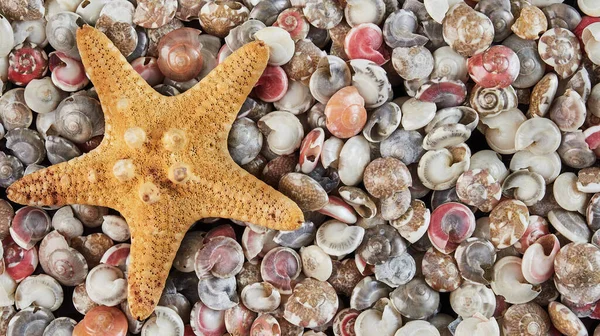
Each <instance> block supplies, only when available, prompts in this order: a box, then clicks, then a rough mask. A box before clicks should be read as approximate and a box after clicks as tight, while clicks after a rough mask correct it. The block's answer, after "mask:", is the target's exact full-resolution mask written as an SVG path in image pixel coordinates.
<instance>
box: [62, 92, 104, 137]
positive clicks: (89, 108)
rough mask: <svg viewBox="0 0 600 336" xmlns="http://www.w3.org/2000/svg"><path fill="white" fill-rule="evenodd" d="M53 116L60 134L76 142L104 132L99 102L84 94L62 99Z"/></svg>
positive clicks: (102, 115) (102, 114)
mask: <svg viewBox="0 0 600 336" xmlns="http://www.w3.org/2000/svg"><path fill="white" fill-rule="evenodd" d="M55 118H56V121H55V126H56V127H57V130H58V131H59V133H60V134H61V136H63V137H65V138H67V139H69V140H71V141H74V142H77V143H82V142H85V141H87V140H89V139H90V138H91V137H93V136H97V135H102V134H104V113H103V112H102V109H101V107H100V103H99V102H98V101H97V100H95V99H93V98H90V97H87V96H84V95H76V96H72V97H68V98H66V99H64V100H63V101H62V102H61V103H60V104H59V105H58V107H57V108H56V117H55Z"/></svg>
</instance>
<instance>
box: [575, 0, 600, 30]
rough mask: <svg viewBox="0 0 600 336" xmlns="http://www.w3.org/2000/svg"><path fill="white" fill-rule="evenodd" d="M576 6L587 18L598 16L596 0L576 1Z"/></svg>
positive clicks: (598, 7) (599, 3) (598, 8)
mask: <svg viewBox="0 0 600 336" xmlns="http://www.w3.org/2000/svg"><path fill="white" fill-rule="evenodd" d="M577 5H579V9H581V11H582V12H584V13H585V14H587V15H589V16H594V17H599V16H600V2H598V1H597V0H577ZM588 27H589V26H588Z"/></svg>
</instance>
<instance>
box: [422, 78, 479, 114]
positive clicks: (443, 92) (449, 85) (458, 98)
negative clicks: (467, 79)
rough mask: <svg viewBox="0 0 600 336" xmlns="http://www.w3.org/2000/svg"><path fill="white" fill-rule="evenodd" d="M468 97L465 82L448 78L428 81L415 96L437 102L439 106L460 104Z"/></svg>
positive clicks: (426, 100)
mask: <svg viewBox="0 0 600 336" xmlns="http://www.w3.org/2000/svg"><path fill="white" fill-rule="evenodd" d="M466 97H467V88H466V86H465V84H464V83H463V82H461V81H459V80H451V79H447V78H438V79H431V80H429V81H426V82H425V83H424V84H423V85H421V87H420V88H419V90H418V91H417V93H416V95H415V98H417V99H419V100H421V101H425V102H430V103H436V105H437V106H438V108H445V107H454V106H458V105H460V104H462V103H463V102H464V101H465V98H466Z"/></svg>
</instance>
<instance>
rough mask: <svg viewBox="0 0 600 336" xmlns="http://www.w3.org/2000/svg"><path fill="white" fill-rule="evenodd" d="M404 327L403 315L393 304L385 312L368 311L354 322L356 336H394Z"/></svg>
mask: <svg viewBox="0 0 600 336" xmlns="http://www.w3.org/2000/svg"><path fill="white" fill-rule="evenodd" d="M401 326H402V315H400V313H399V312H398V311H397V310H396V308H394V307H393V306H392V305H391V304H387V305H386V306H385V307H384V308H383V311H381V310H378V309H367V310H365V311H363V312H361V313H360V315H358V317H357V318H356V321H355V322H354V331H355V333H356V336H372V335H377V336H394V333H395V332H396V331H397V330H398V329H399V328H400V327H401Z"/></svg>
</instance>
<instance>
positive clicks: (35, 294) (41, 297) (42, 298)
mask: <svg viewBox="0 0 600 336" xmlns="http://www.w3.org/2000/svg"><path fill="white" fill-rule="evenodd" d="M63 298H64V294H63V289H62V287H61V286H60V284H59V283H58V281H56V280H54V279H53V278H52V277H51V276H49V275H46V274H40V275H32V276H29V277H27V278H25V279H23V281H21V283H19V286H18V287H17V290H16V292H15V305H16V307H17V309H19V310H21V309H24V308H26V307H29V306H31V305H34V306H37V307H44V308H47V309H49V310H51V311H55V310H57V309H58V308H59V307H60V306H61V304H62V302H63Z"/></svg>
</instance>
